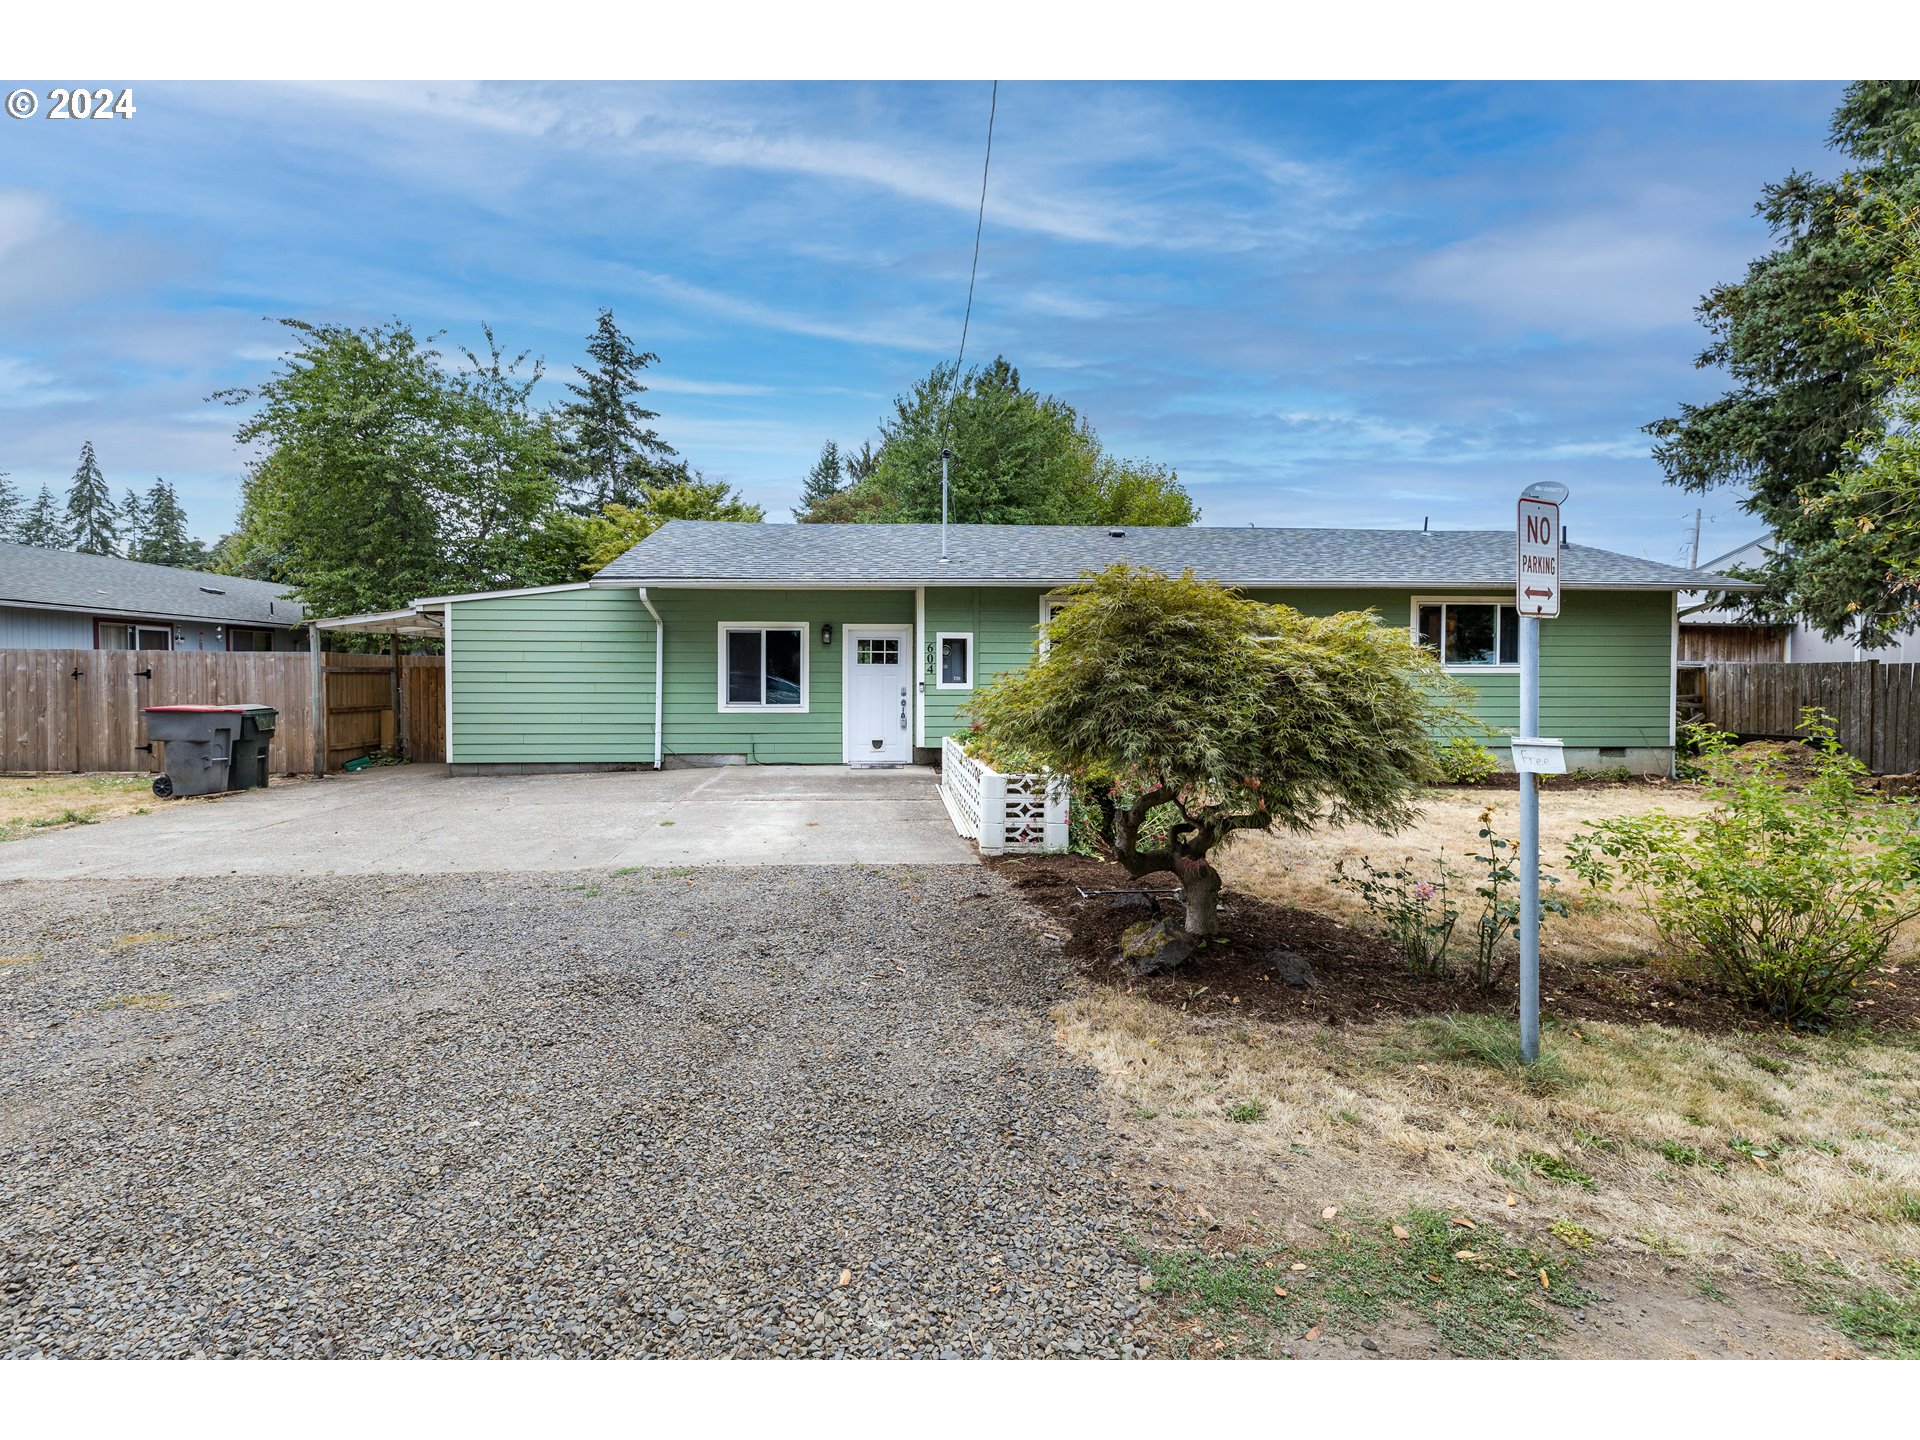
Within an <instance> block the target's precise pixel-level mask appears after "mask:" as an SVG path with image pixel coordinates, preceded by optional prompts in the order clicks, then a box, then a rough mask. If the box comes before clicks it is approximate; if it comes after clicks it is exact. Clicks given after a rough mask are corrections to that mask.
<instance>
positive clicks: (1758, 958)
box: [1568, 710, 1920, 1025]
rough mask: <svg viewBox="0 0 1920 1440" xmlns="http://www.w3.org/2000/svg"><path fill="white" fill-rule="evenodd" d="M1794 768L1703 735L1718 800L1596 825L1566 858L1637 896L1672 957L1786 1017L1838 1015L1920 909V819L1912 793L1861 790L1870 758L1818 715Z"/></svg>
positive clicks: (1810, 715)
mask: <svg viewBox="0 0 1920 1440" xmlns="http://www.w3.org/2000/svg"><path fill="white" fill-rule="evenodd" d="M1800 728H1801V731H1802V733H1803V734H1804V735H1805V736H1806V737H1807V744H1808V750H1809V754H1808V756H1807V757H1806V758H1803V759H1801V760H1799V761H1798V762H1797V763H1796V773H1795V775H1794V776H1793V777H1791V778H1792V784H1791V785H1790V784H1789V777H1788V775H1787V774H1786V773H1785V771H1784V770H1783V768H1782V766H1781V764H1780V762H1779V761H1778V760H1777V759H1775V758H1773V757H1765V758H1761V759H1758V760H1756V759H1753V758H1751V757H1746V756H1742V755H1741V754H1740V753H1739V752H1738V751H1737V750H1735V749H1734V747H1733V744H1732V741H1731V739H1730V738H1729V737H1727V736H1724V735H1717V734H1708V735H1703V736H1701V737H1700V741H1699V743H1700V754H1699V758H1698V760H1697V762H1696V763H1697V765H1698V768H1699V770H1700V774H1701V782H1702V785H1703V787H1704V789H1705V791H1706V793H1707V795H1708V797H1709V798H1710V799H1711V800H1713V801H1714V808H1713V809H1712V810H1711V811H1709V812H1708V813H1707V814H1706V815H1704V816H1702V817H1700V818H1699V819H1697V820H1682V819H1680V818H1678V817H1676V816H1673V815H1669V814H1666V813H1664V812H1661V811H1655V812H1654V813H1652V814H1650V815H1643V816H1635V817H1632V818H1626V819H1617V820H1604V821H1595V822H1591V823H1590V824H1589V825H1588V826H1587V828H1586V830H1585V831H1584V832H1583V833H1582V835H1581V836H1580V838H1579V839H1577V840H1576V841H1575V842H1574V843H1573V845H1572V846H1570V847H1569V851H1568V853H1569V857H1570V860H1571V863H1572V865H1573V868H1574V870H1575V872H1576V873H1578V874H1579V875H1580V876H1581V878H1582V879H1584V880H1586V881H1587V882H1588V883H1589V884H1591V885H1594V886H1596V887H1604V886H1612V885H1617V886H1622V887H1625V888H1627V889H1629V890H1631V891H1633V892H1634V893H1635V894H1636V895H1637V896H1638V898H1639V900H1640V902H1641V904H1642V905H1643V906H1644V907H1645V909H1646V912H1647V914H1648V915H1649V916H1651V917H1652V919H1653V921H1654V923H1655V924H1656V925H1657V926H1658V927H1659V930H1660V934H1661V938H1662V939H1663V940H1664V941H1665V942H1666V944H1667V946H1668V947H1669V950H1670V952H1671V963H1672V964H1673V965H1674V967H1675V968H1676V969H1678V970H1679V971H1680V972H1681V973H1683V974H1689V975H1694V976H1699V977H1703V978H1706V979H1710V980H1714V981H1717V982H1719V983H1720V984H1722V985H1725V986H1726V987H1727V988H1729V989H1730V990H1732V991H1733V992H1734V993H1736V994H1738V995H1740V996H1742V997H1744V998H1745V999H1746V1000H1747V1001H1748V1002H1749V1003H1751V1004H1753V1005H1756V1006H1758V1007H1760V1008H1761V1009H1763V1010H1765V1011H1766V1012H1767V1013H1768V1014H1770V1015H1773V1016H1775V1017H1777V1018H1779V1019H1781V1020H1783V1021H1786V1022H1788V1023H1789V1024H1796V1025H1819V1024H1822V1023H1824V1022H1826V1021H1828V1020H1830V1019H1831V1018H1832V1017H1833V1016H1834V1014H1835V1013H1836V1012H1837V1011H1838V1010H1839V1009H1841V1008H1842V1007H1843V1006H1844V1005H1845V1004H1846V1003H1847V1001H1848V999H1849V998H1850V997H1851V996H1852V995H1853V992H1854V990H1855V989H1856V987H1857V986H1858V985H1859V984H1860V982H1861V980H1862V979H1863V978H1864V977H1865V976H1866V975H1867V974H1868V973H1869V972H1871V971H1872V970H1873V968H1874V967H1875V966H1876V965H1878V964H1879V963H1880V962H1881V961H1882V960H1883V959H1884V958H1885V957H1886V953H1887V948H1888V946H1889V945H1891V944H1892V942H1893V936H1894V932H1895V930H1897V929H1898V928H1899V926H1900V925H1901V924H1902V923H1903V922H1905V921H1906V920H1908V919H1911V918H1913V917H1914V916H1916V915H1920V823H1916V817H1917V816H1920V811H1916V809H1915V808H1914V806H1913V804H1912V802H1910V801H1895V802H1888V801H1885V800H1882V799H1880V798H1879V797H1877V796H1871V795H1867V794H1863V793H1862V790H1861V785H1860V782H1861V781H1862V780H1863V779H1864V778H1865V776H1866V767H1865V766H1864V765H1862V764H1861V763H1860V762H1859V761H1857V760H1855V759H1854V758H1853V757H1852V756H1850V755H1848V754H1847V753H1846V752H1845V751H1844V750H1842V749H1841V748H1840V747H1839V746H1838V745H1837V744H1836V743H1835V742H1834V738H1833V727H1832V725H1831V723H1829V721H1828V720H1827V718H1826V717H1825V716H1824V715H1822V714H1821V713H1820V712H1819V711H1817V710H1808V711H1806V712H1805V718H1804V721H1803V723H1802V725H1801V727H1800Z"/></svg>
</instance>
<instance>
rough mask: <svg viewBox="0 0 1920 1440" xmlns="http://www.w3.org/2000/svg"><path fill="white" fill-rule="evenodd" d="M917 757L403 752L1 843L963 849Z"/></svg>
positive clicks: (302, 870)
mask: <svg viewBox="0 0 1920 1440" xmlns="http://www.w3.org/2000/svg"><path fill="white" fill-rule="evenodd" d="M973 858H974V855H973V847H972V846H970V845H969V844H968V843H967V842H966V841H964V840H962V839H961V838H960V837H959V836H958V835H956V834H954V831H953V825H952V822H951V821H949V820H948V818H947V812H946V809H945V807H944V806H943V805H942V804H941V803H940V797H939V795H938V793H937V792H936V790H935V778H934V772H932V771H931V770H924V769H902V770H846V769H843V768H841V767H839V766H814V765H751V766H749V765H731V766H724V767H721V768H718V769H707V770H664V771H651V770H643V771H632V772H625V771H623V772H614V773H610V774H587V775H528V776H512V777H503V776H472V777H467V776H462V777H458V778H456V777H453V776H450V775H449V774H448V773H447V771H446V769H445V767H444V766H438V765H409V766H402V767H392V768H383V769H375V770H368V771H364V772H362V773H361V774H358V775H335V776H331V777H329V778H328V779H326V780H324V781H317V782H312V783H307V784H300V785H288V786H284V787H280V788H270V789H267V790H264V791H261V790H255V791H250V792H247V793H245V794H238V795H231V796H227V797H225V798H223V799H221V800H219V801H217V802H213V803H180V804H176V805H169V804H168V803H167V802H164V801H155V802H154V810H153V813H152V814H149V815H131V816H126V817H123V818H121V819H115V820H108V821H104V822H102V823H101V824H98V825H83V826H78V827H76V828H73V829H69V830H56V831H51V832H49V833H47V834H44V835H35V836H29V837H27V838H25V839H21V840H14V841H10V842H8V843H7V844H4V845H0V880H54V879H71V878H77V877H83V876H103V877H105V876H112V877H120V878H126V879H146V878H154V879H179V878H190V877H192V876H196V875H293V874H306V875H430V874H458V873H482V872H496V873H499V872H514V871H539V870H591V869H599V868H608V869H613V868H619V867H624V866H630V865H631V866H673V865H964V864H967V863H970V862H971V861H972V860H973Z"/></svg>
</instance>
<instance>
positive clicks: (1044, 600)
mask: <svg viewBox="0 0 1920 1440" xmlns="http://www.w3.org/2000/svg"><path fill="white" fill-rule="evenodd" d="M1072 603H1073V601H1071V600H1069V599H1068V598H1067V597H1066V596H1064V595H1042V596H1041V597H1040V653H1041V654H1042V655H1044V654H1046V653H1047V627H1048V626H1049V625H1051V624H1053V617H1054V616H1056V615H1058V614H1059V613H1060V612H1061V611H1062V610H1064V609H1066V608H1067V606H1069V605H1071V604H1072Z"/></svg>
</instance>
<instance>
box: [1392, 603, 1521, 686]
mask: <svg viewBox="0 0 1920 1440" xmlns="http://www.w3.org/2000/svg"><path fill="white" fill-rule="evenodd" d="M1414 631H1415V634H1416V635H1417V636H1418V637H1419V640H1420V643H1421V644H1422V645H1424V646H1426V647H1427V649H1429V650H1431V651H1433V653H1434V654H1436V655H1438V656H1439V657H1440V663H1441V664H1443V665H1445V666H1447V667H1448V668H1449V669H1463V670H1486V669H1496V668H1498V667H1500V666H1503V665H1518V664H1519V663H1520V612H1519V611H1517V610H1516V609H1514V607H1513V606H1511V605H1502V604H1501V603H1500V602H1499V601H1497V600H1423V601H1420V602H1419V603H1418V604H1417V605H1415V607H1414Z"/></svg>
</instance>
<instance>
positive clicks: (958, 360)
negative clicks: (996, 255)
mask: <svg viewBox="0 0 1920 1440" xmlns="http://www.w3.org/2000/svg"><path fill="white" fill-rule="evenodd" d="M999 114H1000V82H999V81H998V80H996V81H994V82H993V98H992V100H990V101H989V102H988V105H987V154H986V158H985V159H984V160H982V161H981V162H980V211H979V213H978V214H977V215H975V216H974V220H973V265H972V267H971V268H970V269H969V270H968V271H967V309H966V313H965V314H964V315H963V316H961V318H960V353H959V355H957V356H956V357H955V358H954V362H953V388H954V393H956V394H957V393H958V392H959V388H960V371H961V368H962V367H963V366H964V365H965V364H966V360H967V331H968V329H969V328H970V327H971V326H972V324H973V286H974V282H975V281H976V280H977V279H979V276H980V232H981V231H982V230H983V229H984V228H985V227H986V223H987V174H988V172H989V171H990V170H992V168H993V122H994V120H995V119H996V118H997V117H998V115H999Z"/></svg>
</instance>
